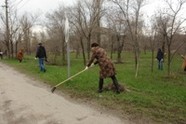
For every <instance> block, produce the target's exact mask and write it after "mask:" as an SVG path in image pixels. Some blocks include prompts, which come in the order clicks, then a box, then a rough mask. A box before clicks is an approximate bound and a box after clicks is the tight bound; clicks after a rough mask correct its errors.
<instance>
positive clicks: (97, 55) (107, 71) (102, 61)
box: [85, 43, 120, 93]
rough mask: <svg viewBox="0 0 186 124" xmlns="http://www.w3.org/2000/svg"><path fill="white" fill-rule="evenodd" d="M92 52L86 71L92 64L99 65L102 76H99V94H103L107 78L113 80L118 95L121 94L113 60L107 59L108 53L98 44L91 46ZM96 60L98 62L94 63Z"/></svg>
mask: <svg viewBox="0 0 186 124" xmlns="http://www.w3.org/2000/svg"><path fill="white" fill-rule="evenodd" d="M91 51H92V56H91V59H90V60H89V62H88V64H87V66H86V68H85V69H88V67H90V66H91V65H92V64H98V65H99V67H100V75H99V87H98V93H102V92H103V83H104V79H105V78H107V77H109V78H111V79H112V81H113V84H114V86H115V88H116V93H120V91H119V85H118V81H117V79H116V76H115V75H116V71H115V67H114V64H113V63H112V61H111V59H110V58H108V57H107V53H106V51H105V50H104V49H103V48H101V47H100V46H99V45H98V43H92V44H91ZM95 59H96V61H95V62H94V60H95Z"/></svg>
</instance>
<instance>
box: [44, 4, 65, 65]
mask: <svg viewBox="0 0 186 124" xmlns="http://www.w3.org/2000/svg"><path fill="white" fill-rule="evenodd" d="M65 11H66V10H65V8H64V6H60V7H59V8H58V10H56V11H54V12H52V13H48V14H47V16H46V18H47V21H46V27H47V33H48V36H49V42H50V43H48V44H50V51H51V52H52V53H53V54H54V61H55V59H56V56H57V55H58V54H60V53H61V55H62V65H65V64H66V57H65V55H66V49H65V48H66V46H65V36H64V28H65V26H64V24H65ZM59 52H60V53H59Z"/></svg>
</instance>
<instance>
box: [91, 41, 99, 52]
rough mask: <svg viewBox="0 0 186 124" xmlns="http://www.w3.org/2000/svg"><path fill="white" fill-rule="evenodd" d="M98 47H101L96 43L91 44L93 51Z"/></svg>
mask: <svg viewBox="0 0 186 124" xmlns="http://www.w3.org/2000/svg"><path fill="white" fill-rule="evenodd" d="M98 46H99V44H98V43H96V42H94V43H92V44H91V49H92V50H93V49H94V48H96V47H98Z"/></svg>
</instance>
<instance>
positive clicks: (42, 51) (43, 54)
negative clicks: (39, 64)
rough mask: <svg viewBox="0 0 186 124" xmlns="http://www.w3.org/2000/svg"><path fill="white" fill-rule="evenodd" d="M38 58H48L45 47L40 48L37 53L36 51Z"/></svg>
mask: <svg viewBox="0 0 186 124" xmlns="http://www.w3.org/2000/svg"><path fill="white" fill-rule="evenodd" d="M35 57H36V58H47V56H46V51H45V48H44V47H43V46H41V45H40V46H39V47H38V48H37V51H36V56H35Z"/></svg>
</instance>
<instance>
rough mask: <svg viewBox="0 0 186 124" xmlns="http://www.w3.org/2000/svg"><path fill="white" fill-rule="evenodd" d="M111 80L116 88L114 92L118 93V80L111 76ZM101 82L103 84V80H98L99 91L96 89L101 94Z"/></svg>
mask: <svg viewBox="0 0 186 124" xmlns="http://www.w3.org/2000/svg"><path fill="white" fill-rule="evenodd" d="M110 78H111V79H112V82H113V84H114V86H115V88H116V91H117V92H119V85H118V80H117V79H116V76H115V75H113V76H111V77H110ZM103 82H104V79H103V78H99V89H98V92H102V91H103Z"/></svg>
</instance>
